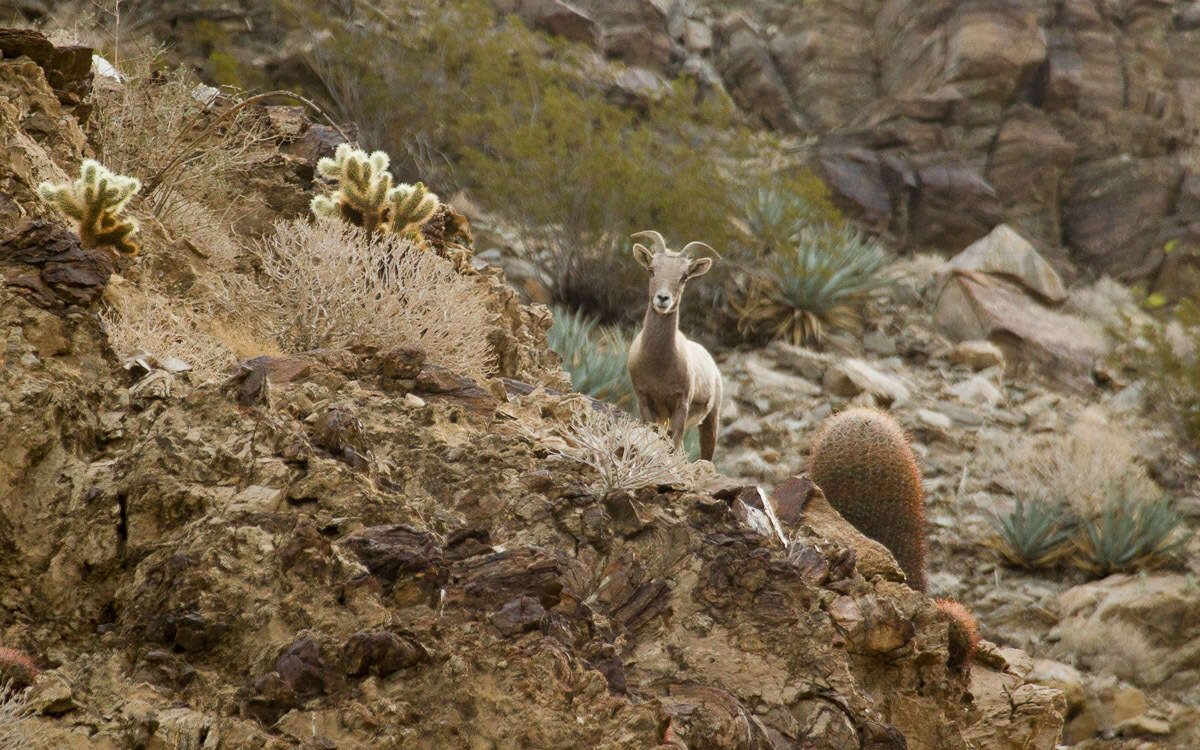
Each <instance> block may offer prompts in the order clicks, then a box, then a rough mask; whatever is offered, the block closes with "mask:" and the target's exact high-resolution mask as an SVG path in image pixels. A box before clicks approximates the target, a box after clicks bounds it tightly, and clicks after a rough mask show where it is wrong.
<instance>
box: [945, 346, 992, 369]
mask: <svg viewBox="0 0 1200 750" xmlns="http://www.w3.org/2000/svg"><path fill="white" fill-rule="evenodd" d="M949 358H950V361H951V362H952V363H954V364H956V365H963V366H965V367H969V368H971V369H972V370H986V369H987V368H989V367H1003V366H1004V352H1003V351H1001V350H1000V347H998V346H996V345H995V344H993V343H992V342H990V341H982V340H977V341H960V342H958V343H957V344H955V345H954V348H953V349H951V350H950V355H949Z"/></svg>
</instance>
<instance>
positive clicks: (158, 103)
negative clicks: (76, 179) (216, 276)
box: [89, 49, 273, 254]
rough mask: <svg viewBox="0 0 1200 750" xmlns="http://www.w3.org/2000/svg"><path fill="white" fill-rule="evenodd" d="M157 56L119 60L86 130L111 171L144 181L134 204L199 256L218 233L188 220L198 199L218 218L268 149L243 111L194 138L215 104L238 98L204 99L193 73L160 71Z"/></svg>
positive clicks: (264, 130)
mask: <svg viewBox="0 0 1200 750" xmlns="http://www.w3.org/2000/svg"><path fill="white" fill-rule="evenodd" d="M162 54H163V53H162V50H159V49H149V50H143V51H141V52H139V53H138V54H135V55H131V56H127V57H125V58H124V59H123V60H122V61H121V67H122V70H121V71H120V72H121V75H122V81H121V82H120V83H119V84H118V83H115V82H114V83H113V84H112V85H106V86H104V87H102V88H99V89H98V91H97V94H96V96H95V100H96V101H95V108H94V110H93V112H92V115H91V117H90V119H89V129H90V133H89V135H90V138H91V140H92V142H93V143H94V144H95V145H96V149H97V152H98V155H99V157H100V160H101V161H103V162H104V164H105V165H106V166H107V167H108V168H109V169H111V170H113V171H114V172H118V173H121V174H127V175H131V176H134V177H137V178H139V179H140V180H141V181H142V183H143V184H144V185H146V190H145V191H144V195H145V198H144V199H143V200H142V201H140V203H138V204H135V206H134V208H135V209H140V210H142V211H145V212H147V213H148V214H150V215H152V216H153V217H154V218H155V219H157V220H158V221H160V222H161V223H162V225H163V226H164V228H165V229H166V230H168V232H169V233H170V234H171V235H173V236H181V237H186V238H189V239H190V241H191V242H192V244H193V245H194V246H195V247H197V248H198V249H199V250H200V253H201V254H204V253H205V252H206V251H205V249H204V248H205V247H206V246H208V245H210V244H212V243H211V242H210V240H211V237H212V236H213V235H214V234H219V233H217V232H214V231H213V230H212V228H211V225H212V224H213V222H212V221H210V220H208V219H207V218H206V220H205V221H204V222H201V224H200V226H199V227H198V226H197V225H196V223H195V222H193V221H191V220H190V219H192V218H194V217H195V216H196V214H197V210H198V209H197V205H199V206H202V207H204V208H205V209H206V210H207V211H209V212H211V213H213V214H214V215H216V216H224V215H225V214H226V212H228V210H229V209H230V207H231V206H234V205H241V204H243V203H244V201H242V200H241V199H242V197H243V196H242V190H241V189H240V188H239V185H240V184H242V182H243V181H244V178H245V177H246V175H247V174H248V173H249V171H250V170H251V169H252V168H253V167H254V166H256V165H258V164H260V163H262V161H264V160H265V159H267V158H268V157H269V154H270V153H271V152H272V151H273V148H272V147H271V143H270V138H269V133H268V126H267V124H266V122H265V121H264V120H263V119H262V118H261V116H259V115H258V114H257V113H255V112H252V111H250V110H248V109H242V110H239V111H237V112H235V113H234V114H233V115H232V116H230V117H228V118H226V120H224V121H222V123H221V124H220V126H219V127H216V128H214V129H213V131H212V132H211V133H210V134H209V135H208V136H207V137H206V138H205V139H204V141H203V142H202V143H195V142H193V141H194V138H195V136H196V135H197V134H198V133H200V132H201V131H203V130H204V127H205V126H207V125H208V124H210V123H212V122H213V121H215V120H217V119H218V118H219V117H220V116H221V111H219V110H218V109H217V107H228V108H232V107H234V106H236V102H233V103H229V99H228V98H227V97H226V98H224V99H218V100H215V101H210V100H209V99H208V97H206V96H204V95H203V93H202V92H203V91H204V88H203V87H202V86H201V83H200V81H199V80H198V79H197V78H195V76H194V75H193V74H191V73H190V72H188V71H186V70H184V69H182V68H180V69H174V70H164V69H163V61H162ZM220 101H223V102H226V103H225V104H217V103H216V102H220ZM171 165H174V166H171ZM168 167H170V168H169V169H168ZM225 218H228V217H225ZM221 249H222V250H224V248H221Z"/></svg>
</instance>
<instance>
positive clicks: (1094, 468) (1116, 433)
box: [999, 414, 1160, 517]
mask: <svg viewBox="0 0 1200 750" xmlns="http://www.w3.org/2000/svg"><path fill="white" fill-rule="evenodd" d="M1135 439H1136V438H1135V436H1134V435H1133V434H1132V433H1130V432H1129V431H1128V430H1126V429H1123V428H1122V427H1121V426H1119V425H1116V424H1111V423H1108V422H1106V421H1104V420H1102V419H1101V418H1098V417H1095V416H1092V415H1089V414H1085V415H1083V416H1081V417H1080V418H1079V419H1078V420H1076V421H1075V423H1074V424H1072V425H1071V427H1070V429H1069V430H1068V431H1067V433H1066V434H1065V435H1058V434H1054V435H1047V436H1035V437H1030V438H1027V439H1025V440H1022V441H1019V442H1015V443H1013V444H1011V445H1009V446H1005V447H1004V448H1003V449H1002V450H1001V455H1000V459H1001V463H1000V465H999V467H1000V469H999V473H1002V474H1003V480H1002V481H1003V484H1004V485H1005V486H1006V487H1008V489H1010V490H1011V491H1012V492H1013V493H1014V494H1015V495H1017V496H1018V497H1024V498H1026V499H1033V500H1042V501H1045V502H1047V503H1050V504H1063V505H1065V506H1066V507H1069V508H1071V509H1072V510H1073V511H1074V512H1075V513H1076V515H1079V516H1082V517H1093V516H1096V515H1098V514H1099V513H1101V512H1102V510H1103V509H1104V506H1105V504H1106V502H1107V501H1108V499H1109V497H1110V496H1111V495H1112V493H1113V492H1115V491H1118V490H1120V491H1121V492H1123V493H1124V494H1125V496H1126V497H1127V498H1129V499H1130V500H1131V501H1142V500H1150V499H1153V498H1156V497H1158V495H1159V494H1160V493H1159V492H1158V488H1157V487H1156V486H1155V485H1154V482H1153V481H1152V480H1151V479H1150V477H1149V475H1148V474H1147V473H1146V469H1145V468H1144V467H1143V466H1142V465H1141V463H1140V462H1139V459H1138V450H1137V446H1136V444H1135V442H1134V441H1135Z"/></svg>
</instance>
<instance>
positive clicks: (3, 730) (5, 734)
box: [0, 683, 47, 748]
mask: <svg viewBox="0 0 1200 750" xmlns="http://www.w3.org/2000/svg"><path fill="white" fill-rule="evenodd" d="M28 695H29V693H28V691H25V690H21V691H17V690H14V689H13V688H12V685H11V684H9V683H4V684H0V748H32V747H46V746H47V745H46V744H44V743H45V742H46V741H47V738H46V736H45V735H46V733H45V729H44V728H43V727H41V726H39V725H38V723H37V719H36V718H35V712H34V710H33V709H32V708H31V707H30V706H29V703H28V702H27V700H26V698H27V697H28Z"/></svg>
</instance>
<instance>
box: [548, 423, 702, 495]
mask: <svg viewBox="0 0 1200 750" xmlns="http://www.w3.org/2000/svg"><path fill="white" fill-rule="evenodd" d="M560 435H561V437H562V438H563V440H564V442H565V443H566V447H565V448H563V449H561V450H556V451H554V453H555V454H556V455H560V456H563V457H564V458H568V459H570V460H572V461H578V462H579V463H581V464H584V465H586V466H589V467H591V468H592V469H593V470H594V471H595V472H596V474H597V479H596V482H595V485H594V489H595V491H596V492H598V493H601V494H605V493H608V492H611V491H613V490H636V489H640V488H642V487H649V486H654V485H672V486H678V487H684V488H691V487H693V486H694V485H695V484H696V481H697V479H698V477H699V472H700V471H702V469H701V466H702V464H693V463H691V462H690V461H689V460H688V457H687V456H686V455H685V454H684V453H682V452H677V451H675V450H674V448H673V447H672V446H671V443H670V442H669V441H668V440H667V438H666V437H665V436H664V435H663V433H662V432H661V431H660V430H657V429H655V428H654V427H651V426H649V425H646V424H643V423H641V422H639V421H637V420H635V419H633V418H632V417H630V416H629V415H627V414H625V413H624V412H622V411H619V410H617V409H595V408H592V407H591V406H590V404H589V405H586V406H584V407H583V408H581V409H580V410H579V412H578V413H577V414H576V415H575V417H574V418H573V419H572V420H571V421H570V422H569V423H568V424H567V426H566V429H565V431H563V432H562V433H560Z"/></svg>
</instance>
